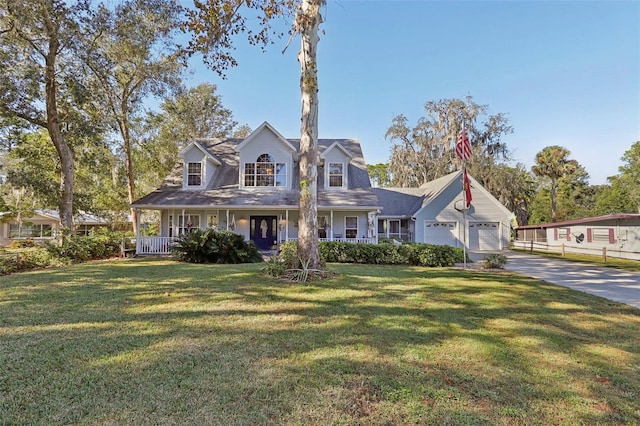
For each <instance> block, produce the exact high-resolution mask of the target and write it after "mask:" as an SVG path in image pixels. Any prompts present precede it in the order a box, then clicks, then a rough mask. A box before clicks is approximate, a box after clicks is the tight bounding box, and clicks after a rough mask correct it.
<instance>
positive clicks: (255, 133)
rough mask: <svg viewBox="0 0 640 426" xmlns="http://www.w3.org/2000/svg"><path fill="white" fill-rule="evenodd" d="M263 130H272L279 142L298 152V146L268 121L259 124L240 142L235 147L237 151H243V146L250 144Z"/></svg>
mask: <svg viewBox="0 0 640 426" xmlns="http://www.w3.org/2000/svg"><path fill="white" fill-rule="evenodd" d="M263 132H271V133H272V134H273V135H274V136H275V137H276V139H277V140H278V141H279V142H281V143H282V144H283V145H285V146H286V147H287V148H288V149H289V150H291V152H297V150H296V148H295V147H294V146H293V145H291V143H290V142H289V141H288V140H287V139H285V138H284V136H282V135H281V134H280V132H278V131H277V130H276V129H275V128H274V127H273V126H272V125H271V124H269V123H267V122H266V121H265V122H263V123H262V124H261V125H260V126H258V128H257V129H256V130H254V131H253V132H251V134H250V135H249V136H247V137H246V138H245V139H244V140H243V141H242V142H241V143H239V144H238V145H237V146H236V148H235V149H236V151H237V152H240V151H242V148H244V147H245V146H247V145H248V144H250V143H251V141H253V140H254V139H256V137H258V135H260V134H261V133H263Z"/></svg>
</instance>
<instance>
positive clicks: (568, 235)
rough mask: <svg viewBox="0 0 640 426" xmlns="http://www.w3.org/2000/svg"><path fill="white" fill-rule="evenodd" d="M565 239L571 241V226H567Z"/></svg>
mask: <svg viewBox="0 0 640 426" xmlns="http://www.w3.org/2000/svg"><path fill="white" fill-rule="evenodd" d="M567 241H571V228H567Z"/></svg>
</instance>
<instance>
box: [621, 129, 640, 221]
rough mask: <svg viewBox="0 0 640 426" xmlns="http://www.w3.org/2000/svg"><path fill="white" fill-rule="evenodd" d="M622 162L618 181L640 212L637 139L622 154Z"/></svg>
mask: <svg viewBox="0 0 640 426" xmlns="http://www.w3.org/2000/svg"><path fill="white" fill-rule="evenodd" d="M622 161H624V164H623V165H622V166H620V168H619V171H620V183H622V184H624V185H625V186H626V187H627V188H628V191H629V198H630V199H631V201H632V202H633V203H634V204H635V206H636V210H635V212H636V213H640V141H637V142H636V143H634V144H633V145H631V148H629V149H628V150H627V151H626V152H625V153H624V155H623V156H622Z"/></svg>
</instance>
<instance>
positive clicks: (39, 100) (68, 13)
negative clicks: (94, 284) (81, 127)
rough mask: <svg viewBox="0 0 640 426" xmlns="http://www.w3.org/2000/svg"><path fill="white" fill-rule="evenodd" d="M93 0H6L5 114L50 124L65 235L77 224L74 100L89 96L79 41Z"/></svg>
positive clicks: (2, 8)
mask: <svg viewBox="0 0 640 426" xmlns="http://www.w3.org/2000/svg"><path fill="white" fill-rule="evenodd" d="M88 11H89V3H88V1H84V0H83V1H76V2H66V1H63V0H31V1H28V2H27V1H24V0H22V1H21V0H2V1H0V74H1V75H2V76H3V78H2V79H1V80H0V115H2V116H9V117H13V118H18V119H20V120H22V121H24V122H26V123H29V124H30V125H31V126H34V127H39V128H42V129H46V131H47V133H48V136H49V139H50V141H51V143H52V144H53V146H54V147H55V151H56V155H57V157H58V159H59V161H60V175H59V190H58V191H56V192H58V193H59V203H58V205H59V211H60V219H61V223H62V230H63V236H64V235H68V233H69V232H70V231H71V230H72V229H73V208H74V205H73V203H74V198H73V185H74V161H73V152H72V150H71V147H70V146H69V143H68V140H67V139H68V134H69V131H70V130H71V129H72V127H73V120H72V117H71V116H72V115H73V114H72V110H73V105H74V99H75V100H77V99H78V98H80V97H81V96H83V90H82V88H83V86H82V84H81V82H80V81H79V77H80V76H79V75H78V74H77V72H76V71H77V69H78V66H77V53H78V52H77V49H76V48H77V41H78V39H79V37H82V35H83V34H84V28H83V25H82V23H83V22H85V23H86V18H87V16H88Z"/></svg>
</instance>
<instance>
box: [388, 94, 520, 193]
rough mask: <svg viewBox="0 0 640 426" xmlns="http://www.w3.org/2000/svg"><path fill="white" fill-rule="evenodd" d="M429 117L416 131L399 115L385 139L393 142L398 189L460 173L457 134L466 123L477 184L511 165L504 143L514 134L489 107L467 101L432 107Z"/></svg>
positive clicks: (503, 118)
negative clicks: (494, 167) (498, 168)
mask: <svg viewBox="0 0 640 426" xmlns="http://www.w3.org/2000/svg"><path fill="white" fill-rule="evenodd" d="M424 109H425V112H426V115H425V116H423V117H420V118H419V119H418V122H417V124H416V125H415V126H411V125H410V124H409V120H408V119H407V117H406V116H404V115H403V114H400V115H396V116H394V117H393V119H392V124H391V126H390V127H389V129H388V130H387V133H386V135H385V137H386V138H387V139H388V140H389V141H391V143H392V145H391V158H390V161H389V172H390V174H391V175H392V176H393V186H401V187H417V186H420V185H422V184H424V183H426V182H429V181H431V180H433V179H437V178H439V177H441V176H444V175H446V174H448V173H451V172H453V171H455V170H457V169H458V168H459V167H460V160H459V159H458V158H457V157H456V154H455V143H456V140H457V137H458V132H459V131H460V129H461V126H462V123H463V121H464V123H465V128H466V129H467V131H468V133H469V140H470V144H471V148H472V155H471V159H470V160H469V161H468V167H469V171H470V173H472V174H473V175H474V176H475V177H476V178H481V177H482V176H483V175H485V174H487V173H488V171H489V169H490V166H492V165H495V164H497V163H499V162H500V161H503V160H506V159H508V156H509V152H508V149H507V147H506V145H505V144H504V143H503V142H502V141H501V138H502V137H503V136H504V135H505V134H507V133H511V132H512V127H511V126H510V125H509V121H508V119H507V117H506V115H505V114H502V113H498V114H495V115H488V111H489V107H488V106H487V105H480V104H477V103H476V102H474V101H473V98H472V97H471V96H467V97H466V98H465V99H464V100H462V99H441V100H439V101H429V102H427V103H426V104H425V106H424Z"/></svg>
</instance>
